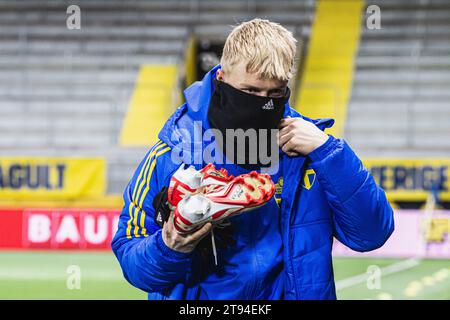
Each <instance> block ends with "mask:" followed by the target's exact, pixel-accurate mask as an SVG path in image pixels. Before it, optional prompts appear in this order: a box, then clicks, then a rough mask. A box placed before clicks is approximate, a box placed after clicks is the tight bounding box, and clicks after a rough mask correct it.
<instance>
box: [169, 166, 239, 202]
mask: <svg viewBox="0 0 450 320" xmlns="http://www.w3.org/2000/svg"><path fill="white" fill-rule="evenodd" d="M233 178H234V176H232V175H231V176H229V175H228V172H227V170H225V169H224V168H222V169H220V170H217V169H216V167H215V166H214V165H213V164H212V163H210V164H208V165H206V166H205V167H204V168H202V169H201V170H200V171H198V170H196V169H195V167H194V166H189V167H187V169H185V165H184V164H181V166H180V167H179V168H178V169H177V171H175V173H174V175H173V176H172V178H171V180H170V184H169V189H168V191H167V194H168V197H167V200H168V203H169V206H170V207H171V208H172V209H174V208H175V207H176V206H177V204H178V203H179V202H180V201H181V200H182V199H183V198H184V197H185V196H186V195H190V194H194V193H197V192H207V191H212V190H218V189H220V188H221V187H223V186H225V185H226V184H227V183H228V182H229V181H230V180H231V179H233Z"/></svg>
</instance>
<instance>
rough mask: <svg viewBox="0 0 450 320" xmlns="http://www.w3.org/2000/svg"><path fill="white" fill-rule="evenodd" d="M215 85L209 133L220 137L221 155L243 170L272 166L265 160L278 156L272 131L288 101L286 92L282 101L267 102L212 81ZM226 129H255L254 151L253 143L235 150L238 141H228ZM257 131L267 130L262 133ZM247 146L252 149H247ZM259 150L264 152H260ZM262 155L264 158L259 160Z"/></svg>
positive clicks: (263, 98)
mask: <svg viewBox="0 0 450 320" xmlns="http://www.w3.org/2000/svg"><path fill="white" fill-rule="evenodd" d="M214 85H215V90H214V93H213V95H212V96H211V100H210V103H209V109H208V120H209V123H210V126H211V128H212V129H218V130H219V131H220V132H221V133H222V137H223V139H224V143H223V144H222V145H221V143H220V142H221V141H220V139H219V140H217V141H218V144H219V147H220V148H221V149H222V151H223V153H224V154H225V155H226V156H227V158H228V159H229V160H231V161H233V163H235V164H237V165H239V166H241V167H244V168H246V169H250V170H251V169H254V168H255V167H266V166H270V165H271V163H270V162H269V163H267V160H268V158H270V159H272V157H271V156H272V154H273V152H275V151H276V152H278V145H277V144H276V136H275V133H274V132H272V131H271V129H277V127H278V124H279V123H280V121H281V119H282V118H283V114H284V109H285V104H286V103H287V102H288V100H289V97H290V90H289V88H287V91H286V94H285V95H284V96H283V97H280V98H270V97H261V96H256V95H253V94H249V93H246V92H243V91H241V90H238V89H236V88H234V87H232V86H230V85H229V84H226V83H225V82H223V81H219V80H216V79H214ZM227 129H233V130H236V129H242V130H244V131H247V130H248V129H255V131H256V136H257V143H256V144H257V147H256V148H255V146H254V143H255V140H253V141H251V139H245V149H243V146H242V143H240V146H238V139H237V138H231V137H230V139H227V134H226V130H227ZM259 129H266V130H264V133H262V132H261V131H260V130H259ZM247 132H249V131H247ZM253 132H254V131H253ZM241 141H242V140H241ZM264 141H266V142H265V146H262V144H264ZM273 144H275V145H273ZM224 146H225V148H224ZM250 146H253V147H252V148H250ZM260 148H263V149H262V151H261V150H260ZM242 150H244V151H243V152H242ZM260 151H261V152H260ZM261 154H264V155H267V156H264V157H261V156H260V155H261ZM263 158H264V159H263Z"/></svg>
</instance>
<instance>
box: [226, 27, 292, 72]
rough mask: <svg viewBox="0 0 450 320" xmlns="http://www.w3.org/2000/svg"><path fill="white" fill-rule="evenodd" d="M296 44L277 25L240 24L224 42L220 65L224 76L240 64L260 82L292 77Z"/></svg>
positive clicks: (283, 29) (282, 28) (285, 31)
mask: <svg viewBox="0 0 450 320" xmlns="http://www.w3.org/2000/svg"><path fill="white" fill-rule="evenodd" d="M296 43H297V40H295V38H294V37H293V35H292V33H291V32H290V31H288V30H287V29H286V28H284V27H283V26H281V25H280V24H278V23H275V22H271V21H269V20H263V19H253V20H251V21H247V22H244V23H242V24H240V25H238V26H237V27H235V28H234V29H233V31H231V33H230V34H229V35H228V38H227V40H226V41H225V46H224V48H223V53H222V58H221V60H220V64H221V66H222V69H223V70H224V72H227V71H229V70H230V69H232V68H233V66H235V65H236V64H238V63H239V62H241V61H244V63H246V71H247V72H248V73H253V74H256V75H257V76H258V77H260V78H262V79H277V80H282V81H288V80H289V79H290V78H291V77H292V72H293V67H294V58H295V51H296Z"/></svg>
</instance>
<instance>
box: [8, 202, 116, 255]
mask: <svg viewBox="0 0 450 320" xmlns="http://www.w3.org/2000/svg"><path fill="white" fill-rule="evenodd" d="M119 214H120V211H118V210H98V209H26V210H0V232H1V233H0V249H109V248H110V244H111V240H112V238H113V237H114V234H115V232H116V230H117V224H118V221H119Z"/></svg>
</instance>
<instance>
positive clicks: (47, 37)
mask: <svg viewBox="0 0 450 320" xmlns="http://www.w3.org/2000/svg"><path fill="white" fill-rule="evenodd" d="M70 4H72V3H70V2H68V1H39V3H37V2H35V1H29V0H25V1H20V2H18V1H14V2H11V1H0V41H1V46H0V70H1V72H0V105H1V108H0V132H1V133H2V134H1V135H0V148H1V150H2V155H3V156H7V155H13V156H16V155H23V156H27V155H30V156H31V155H33V156H35V155H38V156H41V155H42V156H95V157H97V156H100V157H105V158H106V159H107V161H108V181H109V182H108V193H113V194H120V193H122V191H123V189H124V187H125V185H126V183H127V182H128V180H129V179H130V176H131V174H132V172H133V170H134V169H135V168H136V166H137V163H138V161H140V159H142V157H143V155H144V154H145V152H146V150H147V147H133V148H130V147H127V148H125V147H121V146H119V144H118V140H119V135H120V130H121V127H122V123H123V119H124V116H125V113H126V111H127V107H128V104H129V102H130V99H131V97H132V94H133V88H134V85H135V81H136V79H137V76H138V74H139V67H140V66H141V65H149V64H177V65H181V64H182V63H183V60H182V59H183V54H184V50H185V46H186V42H187V41H188V38H189V37H188V35H189V34H196V35H197V36H198V38H200V39H216V38H222V39H223V38H224V37H225V36H226V35H227V33H228V32H229V30H230V29H231V25H235V24H236V23H238V22H240V21H244V20H247V19H251V18H253V17H256V16H259V17H266V18H269V19H272V20H275V21H278V22H280V23H283V24H284V25H286V26H287V27H288V28H290V29H291V30H293V31H294V32H296V34H298V36H299V37H301V36H304V35H303V34H300V32H301V30H303V29H305V28H304V27H305V26H307V25H309V24H311V21H312V19H313V13H314V5H315V4H314V1H305V2H303V1H302V2H292V1H280V2H277V3H275V2H273V1H249V2H239V1H227V2H217V3H216V2H214V3H211V2H204V1H180V0H178V1H116V0H113V1H85V0H82V1H77V4H78V5H79V6H80V8H81V29H80V30H69V29H67V28H66V19H67V17H68V14H66V8H67V6H68V5H70ZM274 8H276V13H272V12H274V10H273V9H274ZM296 12H300V13H296ZM174 107H175V106H174ZM149 121H150V120H149Z"/></svg>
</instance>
